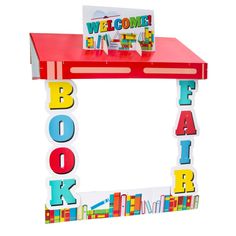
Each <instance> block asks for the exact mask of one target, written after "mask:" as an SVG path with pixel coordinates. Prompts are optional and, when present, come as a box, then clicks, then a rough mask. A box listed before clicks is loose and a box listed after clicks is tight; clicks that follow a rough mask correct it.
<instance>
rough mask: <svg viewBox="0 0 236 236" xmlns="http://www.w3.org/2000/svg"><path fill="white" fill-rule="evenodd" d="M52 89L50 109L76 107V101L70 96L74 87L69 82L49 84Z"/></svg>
mask: <svg viewBox="0 0 236 236" xmlns="http://www.w3.org/2000/svg"><path fill="white" fill-rule="evenodd" d="M48 87H49V88H50V102H49V108H50V109H67V108H71V107H72V106H73V105H74V99H73V97H72V96H70V95H71V94H72V92H73V86H72V85H71V84H70V83H68V82H48Z"/></svg>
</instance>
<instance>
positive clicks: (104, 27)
mask: <svg viewBox="0 0 236 236" xmlns="http://www.w3.org/2000/svg"><path fill="white" fill-rule="evenodd" d="M100 32H107V21H106V20H103V21H100Z"/></svg>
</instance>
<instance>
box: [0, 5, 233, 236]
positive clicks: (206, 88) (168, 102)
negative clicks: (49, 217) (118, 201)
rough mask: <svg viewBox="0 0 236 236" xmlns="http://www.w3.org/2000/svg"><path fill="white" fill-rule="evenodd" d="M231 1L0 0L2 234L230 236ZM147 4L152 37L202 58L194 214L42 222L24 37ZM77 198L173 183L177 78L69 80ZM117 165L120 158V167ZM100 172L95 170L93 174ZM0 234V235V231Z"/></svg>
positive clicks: (35, 87) (38, 151) (33, 86)
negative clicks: (99, 12) (205, 72)
mask: <svg viewBox="0 0 236 236" xmlns="http://www.w3.org/2000/svg"><path fill="white" fill-rule="evenodd" d="M234 2H235V1H233V0H232V1H230V0H224V1H217V0H215V1H210V0H198V1H193V0H178V1H176V0H173V1H171V0H157V1H153V0H145V1H131V0H130V1H127V0H119V1H116V0H113V1H108V0H107V1H105V0H103V1H102V0H101V1H95V0H94V1H91V0H86V1H78V0H77V1H75V0H74V1H70V0H67V1H59V0H57V1H48V0H41V1H32V0H31V1H26V0H21V1H2V2H1V6H0V22H1V23H0V27H1V36H0V65H1V74H0V77H1V78H0V87H1V89H0V99H1V100H0V102H1V103H0V104H1V116H0V121H1V122H0V124H1V128H0V134H1V135H0V139H1V140H0V145H1V146H0V147H1V149H0V150H1V154H0V157H1V162H0V167H1V171H0V175H1V186H0V199H1V201H0V202H1V207H0V209H1V214H0V226H1V227H0V230H1V235H17V234H20V235H52V234H54V235H87V234H88V235H111V234H115V235H121V234H125V235H147V234H149V235H163V234H166V235H170V234H175V235H189V234H191V235H203V234H204V235H205V234H210V235H213V234H217V235H218V234H219V235H222V234H225V235H234V234H235V227H234V225H233V224H234V223H235V216H234V213H235V210H236V209H235V199H234V198H235V186H234V184H235V175H234V173H235V168H236V167H235V164H236V162H235V146H236V140H235V132H236V124H235V121H236V113H235V101H236V95H235V86H236V78H235V76H236V73H235V57H236V56H235V55H236V50H235V49H236V46H235V45H236V43H235V42H236V37H235V35H234V34H233V33H234V31H235V23H234V22H236V15H235V7H234ZM83 4H89V5H104V6H112V7H115V6H116V7H131V8H132V7H137V8H148V9H153V10H154V12H155V23H156V25H155V28H156V35H158V36H169V37H176V38H178V39H179V40H181V41H182V42H183V43H184V44H186V45H187V46H189V47H190V48H191V49H192V50H193V51H194V52H196V53H197V54H198V55H199V56H200V57H202V58H203V59H204V60H206V61H207V62H208V63H209V80H207V81H200V82H199V91H198V93H197V94H196V99H195V112H196V116H197V122H198V126H199V127H200V136H199V137H196V138H195V146H194V150H193V155H194V167H195V168H196V169H197V171H198V180H197V181H198V185H199V193H200V208H199V209H198V210H196V211H186V212H176V213H166V214H159V215H145V216H139V217H126V218H116V219H105V220H93V221H83V222H71V223H63V224H52V225H45V224H44V202H45V199H46V188H45V179H46V177H48V176H50V173H49V172H48V170H47V169H46V164H45V162H46V154H47V152H48V151H49V150H50V148H53V146H52V144H51V143H49V141H48V140H47V138H46V135H45V124H46V120H47V118H48V113H47V111H46V110H45V101H46V94H45V84H44V81H32V80H31V67H30V64H29V58H30V57H29V56H30V54H29V32H55V33H56V32H58V33H82V18H81V16H82V12H81V11H82V5H83ZM76 84H77V87H78V100H79V104H78V110H77V111H76V113H75V115H76V117H78V124H79V133H78V137H77V140H76V142H74V143H73V146H74V147H75V148H76V150H78V154H79V159H80V162H79V168H78V176H79V177H80V181H81V185H80V186H81V191H87V190H88V191H90V190H113V189H117V188H118V189H119V188H136V187H137V188H140V187H151V186H162V185H164V186H165V185H167V186H168V185H171V175H170V168H171V167H172V166H175V164H176V161H177V151H178V149H177V140H176V139H175V138H174V136H173V129H174V126H175V121H176V116H177V106H176V96H177V93H176V91H177V90H176V82H175V80H173V81H168V80H84V81H81V80H80V81H77V83H76ZM124 163H126V164H125V165H124ZM97 172H98V174H97ZM3 232H4V233H3Z"/></svg>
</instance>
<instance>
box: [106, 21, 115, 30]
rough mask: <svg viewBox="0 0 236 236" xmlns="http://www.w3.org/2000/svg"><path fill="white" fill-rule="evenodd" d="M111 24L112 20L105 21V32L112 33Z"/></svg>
mask: <svg viewBox="0 0 236 236" xmlns="http://www.w3.org/2000/svg"><path fill="white" fill-rule="evenodd" d="M111 24H112V20H107V31H114V27H113V26H112V25H111Z"/></svg>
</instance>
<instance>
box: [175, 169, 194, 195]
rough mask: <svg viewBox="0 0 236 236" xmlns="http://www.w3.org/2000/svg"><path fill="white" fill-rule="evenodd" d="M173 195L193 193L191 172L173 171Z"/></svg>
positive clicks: (192, 175) (192, 174)
mask: <svg viewBox="0 0 236 236" xmlns="http://www.w3.org/2000/svg"><path fill="white" fill-rule="evenodd" d="M174 175H175V188H174V193H175V194H178V193H190V192H194V191H195V187H194V184H193V179H194V173H193V171H192V170H175V171H174Z"/></svg>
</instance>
